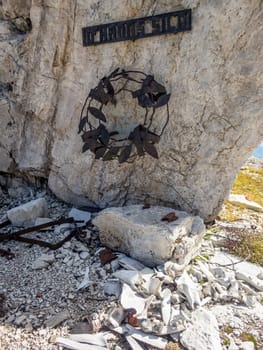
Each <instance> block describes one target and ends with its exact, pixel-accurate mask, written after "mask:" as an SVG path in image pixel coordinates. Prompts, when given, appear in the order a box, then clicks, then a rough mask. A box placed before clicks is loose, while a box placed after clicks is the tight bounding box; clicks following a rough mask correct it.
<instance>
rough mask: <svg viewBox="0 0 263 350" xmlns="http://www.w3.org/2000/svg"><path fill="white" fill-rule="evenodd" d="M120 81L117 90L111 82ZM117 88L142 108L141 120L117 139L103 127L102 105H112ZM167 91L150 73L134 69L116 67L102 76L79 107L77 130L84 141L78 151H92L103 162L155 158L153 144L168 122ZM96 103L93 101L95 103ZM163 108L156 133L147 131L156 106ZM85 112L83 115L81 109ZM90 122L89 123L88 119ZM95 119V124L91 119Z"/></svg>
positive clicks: (114, 101)
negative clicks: (133, 87) (80, 107)
mask: <svg viewBox="0 0 263 350" xmlns="http://www.w3.org/2000/svg"><path fill="white" fill-rule="evenodd" d="M117 81H120V82H122V81H123V84H122V85H121V87H120V88H119V89H118V90H115V89H116V87H115V82H117ZM131 82H133V85H134V84H136V85H139V88H138V89H134V90H131V89H129V84H130V83H131ZM121 91H128V92H129V93H131V94H132V97H133V98H136V99H137V101H138V104H139V105H140V106H141V107H142V108H144V109H145V113H144V121H143V123H142V124H139V125H137V126H136V127H135V128H134V129H133V130H132V131H131V132H130V134H129V135H128V136H127V137H126V138H122V139H118V137H117V135H118V134H119V133H118V131H109V130H107V128H106V126H105V123H107V119H106V116H105V114H104V113H103V107H104V106H105V105H107V104H108V103H112V104H114V105H116V103H117V100H116V95H118V94H119V93H120V92H121ZM170 95H171V94H167V92H166V89H165V87H164V86H163V85H161V84H159V83H158V82H157V81H156V80H154V77H153V76H152V75H147V74H145V73H144V72H141V71H136V70H127V71H126V70H120V68H117V69H116V70H114V71H113V72H112V73H111V74H110V75H109V76H106V77H104V78H102V79H101V80H100V81H99V84H98V85H97V86H96V87H95V88H94V89H91V90H90V92H89V94H88V96H87V97H86V100H85V102H84V105H83V107H82V110H81V115H80V122H79V131H78V133H82V135H81V137H82V140H83V142H84V145H83V148H82V152H86V151H87V150H89V151H91V152H93V153H94V154H95V159H100V158H102V160H103V161H108V160H113V159H118V161H119V163H124V162H127V161H129V160H130V161H131V160H132V159H133V158H135V157H136V156H139V157H141V156H144V155H145V153H148V154H149V155H150V156H152V157H154V158H157V159H158V152H157V149H156V147H155V144H156V143H158V142H159V141H160V137H161V136H162V134H163V132H164V130H165V128H166V126H167V124H168V121H169V106H168V101H169V99H170ZM95 102H96V103H95ZM94 103H95V105H96V106H98V107H95V106H94V105H93V104H94ZM160 107H166V119H165V120H164V124H163V127H162V129H161V132H160V133H159V134H157V133H155V132H153V131H152V130H151V127H152V124H153V119H154V116H155V112H156V109H158V108H160ZM85 111H86V113H85V115H84V112H85ZM91 121H93V123H92V122H91ZM95 121H96V126H94V122H95Z"/></svg>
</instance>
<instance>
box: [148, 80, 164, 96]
mask: <svg viewBox="0 0 263 350" xmlns="http://www.w3.org/2000/svg"><path fill="white" fill-rule="evenodd" d="M145 92H147V93H162V94H166V89H165V87H164V86H163V85H161V84H159V83H157V81H155V80H152V81H151V82H150V83H149V85H148V86H147V87H146V88H145Z"/></svg>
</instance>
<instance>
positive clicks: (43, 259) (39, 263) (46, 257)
mask: <svg viewBox="0 0 263 350" xmlns="http://www.w3.org/2000/svg"><path fill="white" fill-rule="evenodd" d="M54 261H55V256H54V253H52V254H42V255H40V257H38V258H37V259H36V260H35V261H34V262H33V264H32V269H33V270H40V269H43V268H46V267H48V265H50V264H52V263H53V262H54Z"/></svg>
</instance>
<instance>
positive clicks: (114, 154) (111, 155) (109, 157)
mask: <svg viewBox="0 0 263 350" xmlns="http://www.w3.org/2000/svg"><path fill="white" fill-rule="evenodd" d="M119 150H120V147H112V148H111V149H110V150H109V151H108V152H107V153H106V154H105V156H104V157H103V161H104V162H105V161H108V160H113V159H115V158H116V157H117V154H118V152H119Z"/></svg>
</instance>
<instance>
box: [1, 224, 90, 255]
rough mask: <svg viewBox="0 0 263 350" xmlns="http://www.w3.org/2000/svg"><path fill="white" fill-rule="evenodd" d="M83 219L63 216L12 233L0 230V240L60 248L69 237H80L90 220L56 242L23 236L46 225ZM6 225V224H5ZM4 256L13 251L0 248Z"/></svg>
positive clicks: (51, 225) (52, 248) (50, 225)
mask: <svg viewBox="0 0 263 350" xmlns="http://www.w3.org/2000/svg"><path fill="white" fill-rule="evenodd" d="M82 222H83V221H80V220H74V218H71V217H69V218H65V217H61V218H60V219H58V220H54V221H50V222H48V223H45V224H41V225H36V226H32V227H28V228H25V229H22V230H19V231H16V232H12V233H3V232H0V242H3V241H9V240H14V241H20V242H24V243H30V244H37V245H39V246H41V247H47V248H50V249H51V250H56V249H58V248H60V247H61V246H62V245H63V244H64V243H66V242H67V241H69V240H70V239H71V238H73V237H81V235H82V234H83V232H82V229H83V228H86V227H88V226H90V225H91V221H88V222H87V223H86V224H85V225H83V226H82V227H77V226H75V227H74V228H73V229H71V231H70V233H69V234H68V235H67V236H66V237H64V238H63V239H62V240H61V241H59V242H57V243H50V242H46V241H43V240H39V239H35V238H29V237H24V235H25V234H28V233H32V232H37V231H40V230H42V229H45V228H48V227H53V226H56V225H62V224H66V223H69V224H75V225H76V224H78V223H82ZM5 226H7V224H6V225H5ZM2 252H3V255H5V256H7V257H8V256H9V257H12V255H13V253H11V252H8V251H4V250H2V249H1V250H0V254H1V255H2Z"/></svg>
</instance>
